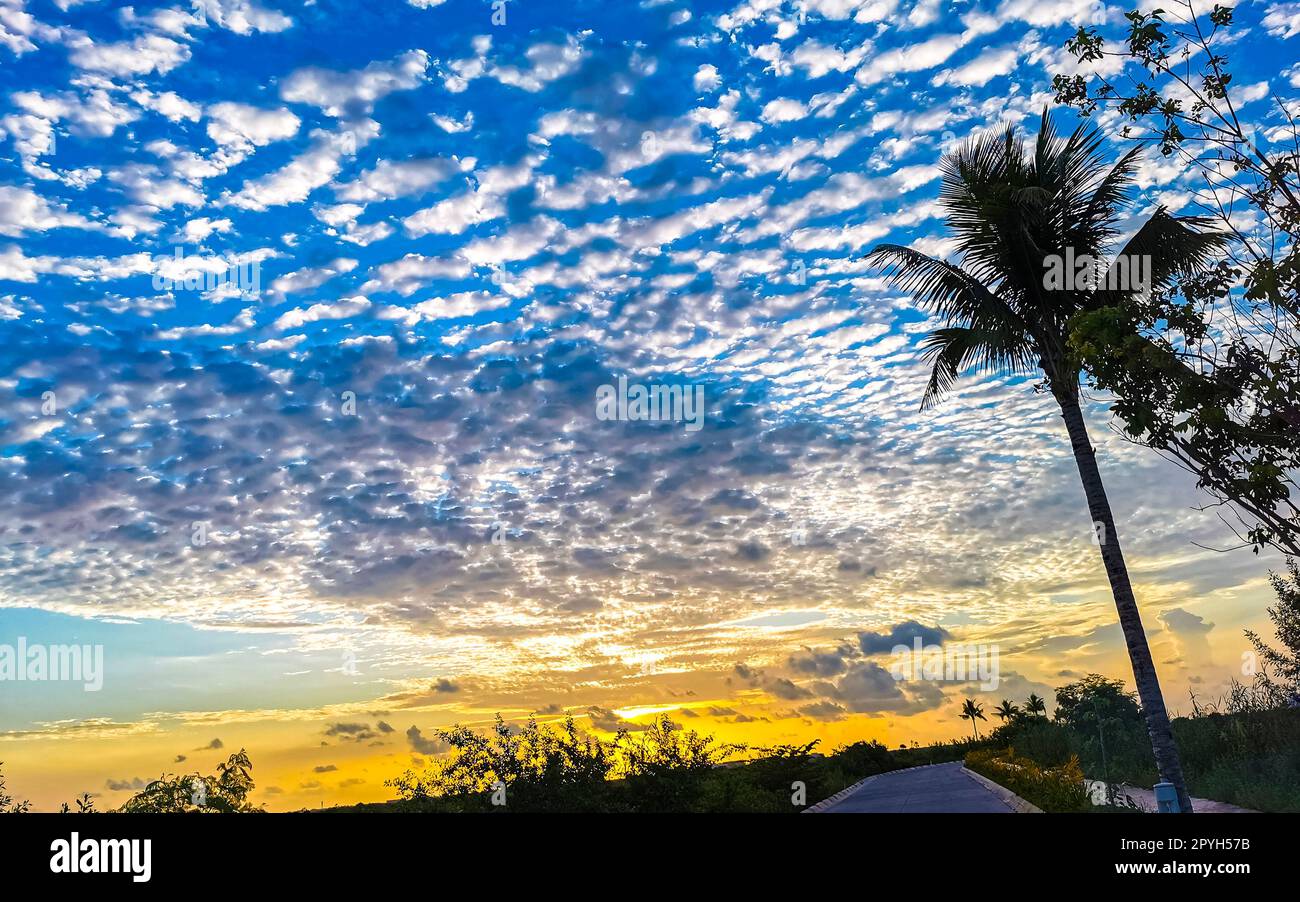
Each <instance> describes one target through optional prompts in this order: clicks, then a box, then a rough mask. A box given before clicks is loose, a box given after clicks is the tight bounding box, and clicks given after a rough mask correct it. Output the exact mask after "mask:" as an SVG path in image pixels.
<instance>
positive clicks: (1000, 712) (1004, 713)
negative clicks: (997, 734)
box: [993, 698, 1020, 723]
mask: <svg viewBox="0 0 1300 902" xmlns="http://www.w3.org/2000/svg"><path fill="white" fill-rule="evenodd" d="M993 713H994V714H996V715H997V716H998V719H999V720H1000V721H1002V722H1003V723H1006V722H1007V721H1008V720H1011V719H1012V718H1013V717H1015V716H1016V715H1017V714H1019V713H1020V706H1019V705H1017V704H1016V703H1015V702H1013V701H1011V700H1010V699H1006V698H1004V699H1003V700H1002V704H1000V705H998V706H997V707H996V708H994V709H993Z"/></svg>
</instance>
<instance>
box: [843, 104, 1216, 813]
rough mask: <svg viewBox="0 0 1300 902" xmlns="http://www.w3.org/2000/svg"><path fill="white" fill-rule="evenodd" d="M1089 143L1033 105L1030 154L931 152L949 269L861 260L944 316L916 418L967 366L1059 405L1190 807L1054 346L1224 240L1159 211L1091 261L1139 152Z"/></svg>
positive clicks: (993, 140) (1068, 365)
mask: <svg viewBox="0 0 1300 902" xmlns="http://www.w3.org/2000/svg"><path fill="white" fill-rule="evenodd" d="M1101 145H1102V137H1101V135H1100V133H1099V132H1097V131H1096V130H1095V129H1091V128H1085V127H1083V126H1080V127H1079V128H1078V129H1076V130H1075V131H1074V132H1073V133H1072V134H1071V135H1070V136H1069V137H1068V138H1062V137H1060V136H1059V135H1058V134H1057V133H1056V130H1055V129H1054V127H1053V125H1052V120H1051V117H1050V116H1049V115H1048V113H1047V111H1046V110H1044V111H1043V118H1042V124H1041V126H1040V128H1039V132H1038V138H1037V141H1036V142H1034V144H1033V146H1032V147H1030V146H1028V145H1026V144H1023V143H1022V142H1021V140H1020V136H1019V133H1018V131H1017V130H1016V129H1015V127H1013V126H1006V127H1005V128H1003V129H1001V130H999V131H997V132H992V133H988V134H986V135H983V136H981V137H978V138H975V139H973V140H971V141H968V142H966V143H965V144H964V145H962V146H961V147H960V148H959V149H957V150H956V151H955V152H954V153H952V154H950V155H947V156H945V157H944V159H943V162H942V164H941V166H942V170H943V183H942V188H941V190H940V194H939V204H940V207H941V208H942V209H943V211H944V213H945V215H946V218H947V224H948V229H949V232H950V233H951V235H952V236H953V238H955V240H956V246H957V249H958V252H959V258H960V263H959V264H953V263H949V262H947V261H944V260H938V259H935V258H934V257H930V256H927V255H926V254H922V253H920V252H918V251H914V250H912V249H911V248H907V247H901V246H899V245H889V244H887V245H881V246H879V247H877V248H875V249H873V250H872V251H871V252H870V253H869V254H868V255H867V260H868V261H870V262H872V263H875V264H878V265H879V266H881V267H882V268H883V270H884V274H885V276H886V278H887V279H888V280H889V281H890V282H891V283H892V284H893V285H895V286H897V287H898V288H901V289H902V290H904V291H907V292H909V293H911V294H912V295H913V297H914V299H915V301H916V303H917V304H918V305H920V306H921V307H922V308H924V309H926V310H927V311H928V312H930V313H933V314H935V315H937V316H938V317H940V318H942V319H943V320H946V324H945V325H944V327H943V328H939V329H936V330H935V331H933V332H931V333H930V334H929V335H928V336H927V337H926V340H925V342H924V345H923V348H924V355H925V357H926V359H927V361H931V362H932V363H933V371H932V373H931V375H930V381H929V384H928V385H927V386H926V390H925V396H924V398H923V400H922V402H921V407H922V409H923V410H924V409H926V408H929V407H930V406H932V405H933V404H934V403H935V402H937V401H938V400H939V398H940V396H942V395H943V394H944V393H945V392H946V391H947V390H948V389H949V388H951V387H952V385H953V384H954V383H955V382H956V380H957V377H958V376H959V375H960V374H961V372H962V371H963V370H965V369H967V368H968V367H974V368H976V369H977V370H982V371H996V372H1003V373H1010V374H1014V375H1030V374H1035V375H1041V376H1042V377H1044V378H1043V382H1042V383H1041V385H1040V386H1039V387H1040V389H1042V390H1047V391H1050V392H1051V393H1052V396H1053V398H1055V400H1056V402H1057V404H1058V405H1059V406H1060V409H1061V416H1062V417H1063V418H1064V420H1065V427H1066V431H1067V432H1068V434H1069V437H1070V446H1071V448H1072V449H1073V451H1074V459H1075V463H1076V464H1077V465H1078V468H1079V476H1080V477H1081V479H1082V480H1083V490H1084V495H1085V496H1086V498H1087V502H1088V511H1089V513H1090V514H1091V515H1092V520H1093V524H1094V526H1093V528H1094V529H1095V530H1096V531H1097V535H1098V538H1099V540H1100V542H1099V544H1100V548H1101V558H1102V562H1103V564H1104V565H1105V568H1106V576H1107V578H1108V579H1109V581H1110V588H1111V593H1112V594H1113V595H1114V598H1115V607H1116V608H1117V610H1118V612H1119V623H1120V627H1121V628H1122V629H1123V632H1124V640H1125V643H1126V644H1127V646H1128V653H1129V660H1130V661H1131V662H1132V665H1133V677H1134V682H1135V684H1136V686H1137V691H1138V696H1139V698H1140V699H1141V701H1142V710H1143V713H1144V715H1145V716H1146V723H1147V731H1148V732H1149V733H1150V735H1151V747H1152V749H1153V751H1154V752H1155V759H1156V764H1157V767H1158V769H1159V771H1160V776H1161V778H1162V779H1164V780H1167V781H1168V782H1170V783H1172V784H1173V785H1174V786H1175V787H1176V788H1177V790H1178V803H1179V808H1180V809H1181V810H1182V811H1191V801H1190V798H1189V796H1188V794H1187V788H1186V785H1185V784H1184V781H1183V771H1182V766H1181V764H1180V763H1179V760H1178V749H1177V747H1176V746H1175V745H1174V738H1173V734H1172V733H1171V732H1170V729H1169V717H1168V714H1167V713H1166V712H1165V703H1164V698H1163V697H1162V696H1161V694H1160V682H1159V680H1158V679H1157V677H1156V669H1155V664H1154V663H1153V662H1152V660H1151V650H1150V648H1149V647H1148V646H1147V640H1146V633H1145V632H1144V631H1143V629H1142V620H1141V617H1140V616H1139V615H1138V607H1137V601H1136V599H1135V598H1134V596H1133V587H1132V585H1131V584H1130V582H1129V576H1128V568H1127V567H1126V566H1125V563H1124V555H1123V553H1122V552H1121V550H1120V545H1119V538H1118V535H1117V533H1116V530H1115V518H1114V516H1113V515H1112V513H1111V509H1110V502H1109V500H1108V499H1107V497H1106V490H1105V487H1104V486H1103V485H1102V481H1101V474H1100V472H1099V471H1098V469H1097V458H1096V452H1095V451H1094V449H1093V447H1092V443H1091V442H1090V441H1089V439H1088V430H1087V427H1086V425H1085V422H1084V417H1083V411H1082V408H1081V407H1080V405H1079V371H1080V365H1079V361H1078V358H1077V356H1076V355H1075V354H1074V353H1073V352H1072V351H1071V349H1070V346H1069V340H1068V339H1069V334H1070V324H1071V320H1072V318H1073V317H1075V316H1077V315H1079V314H1082V313H1086V312H1088V311H1092V310H1096V309H1099V308H1101V307H1113V306H1118V305H1121V304H1124V303H1126V302H1128V301H1131V300H1132V299H1134V298H1137V297H1140V296H1142V295H1143V294H1144V293H1145V292H1146V291H1161V290H1164V289H1167V288H1169V287H1171V286H1172V285H1173V284H1174V282H1175V281H1176V280H1177V278H1178V277H1179V276H1181V275H1185V274H1190V273H1194V272H1198V271H1200V270H1202V269H1203V268H1204V267H1205V265H1206V264H1207V263H1208V262H1209V260H1210V259H1211V258H1212V257H1213V255H1214V253H1215V252H1216V251H1217V250H1219V249H1220V248H1222V247H1223V246H1224V243H1225V242H1224V239H1223V238H1222V236H1220V235H1217V234H1212V233H1207V232H1205V231H1202V230H1201V229H1200V226H1201V225H1202V224H1203V223H1202V221H1201V220H1195V219H1188V218H1180V217H1175V216H1171V215H1169V213H1167V212H1166V211H1165V210H1164V209H1163V208H1160V209H1157V210H1156V211H1155V213H1154V214H1153V215H1152V216H1151V217H1150V218H1148V219H1147V220H1146V222H1145V223H1143V225H1142V227H1141V228H1139V229H1138V230H1137V232H1136V234H1134V235H1133V237H1132V238H1130V239H1129V240H1128V242H1127V243H1126V244H1125V245H1124V247H1123V248H1122V249H1121V250H1120V251H1119V252H1118V254H1117V255H1116V256H1115V257H1114V258H1113V259H1112V261H1111V262H1110V264H1109V266H1107V265H1105V260H1106V258H1107V256H1108V255H1109V252H1110V251H1111V249H1112V247H1113V245H1114V243H1115V241H1116V239H1117V238H1118V237H1119V225H1120V221H1121V217H1122V216H1123V215H1124V214H1125V213H1126V211H1127V210H1128V207H1129V204H1130V200H1129V196H1128V195H1129V188H1130V186H1131V185H1132V183H1133V178H1134V172H1135V170H1136V168H1137V162H1138V154H1139V152H1140V150H1141V148H1137V147H1135V148H1133V149H1132V150H1130V151H1129V152H1128V153H1126V154H1125V155H1124V156H1123V157H1122V158H1121V159H1120V160H1119V162H1118V163H1116V164H1115V165H1114V166H1113V167H1109V168H1108V167H1107V166H1106V163H1105V161H1104V159H1103V158H1102V155H1101V152H1100V149H1101ZM1083 260H1086V261H1088V264H1089V265H1088V267H1087V269H1086V274H1087V277H1085V278H1083V279H1073V278H1071V279H1068V280H1067V282H1066V283H1065V284H1060V285H1058V284H1055V283H1054V282H1053V281H1052V280H1051V279H1049V278H1047V276H1049V275H1050V274H1051V272H1052V269H1053V267H1057V271H1058V272H1059V271H1060V270H1059V267H1060V264H1061V261H1065V262H1066V263H1067V264H1068V263H1070V262H1075V263H1076V264H1077V263H1079V262H1081V261H1083ZM1144 267H1146V269H1145V271H1146V278H1144V279H1138V280H1134V279H1133V278H1132V277H1131V276H1132V273H1134V272H1135V271H1136V272H1139V273H1141V272H1143V268H1144ZM1121 275H1123V276H1125V277H1126V278H1122V279H1121V278H1118V277H1120V276H1121ZM1079 282H1082V283H1083V284H1079ZM1136 283H1145V284H1136Z"/></svg>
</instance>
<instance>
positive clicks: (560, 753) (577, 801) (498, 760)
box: [389, 714, 616, 811]
mask: <svg viewBox="0 0 1300 902" xmlns="http://www.w3.org/2000/svg"><path fill="white" fill-rule="evenodd" d="M434 735H435V736H436V737H437V739H438V740H439V741H441V742H443V743H445V744H446V745H447V747H448V750H449V751H450V752H451V754H450V755H449V756H448V757H446V758H445V759H436V760H434V761H432V762H431V763H430V764H429V766H428V767H427V768H426V769H425V770H424V771H423V772H421V773H416V772H413V771H407V772H406V773H405V774H403V775H402V776H401V777H398V778H396V779H395V780H392V781H389V782H390V785H392V786H395V787H396V788H397V790H398V792H399V793H400V794H401V795H402V797H403V798H404V799H406V800H407V801H408V802H414V803H416V804H417V805H418V806H423V807H437V805H435V804H434V803H435V800H443V802H442V807H449V808H450V809H451V810H492V809H493V808H496V807H499V806H493V805H492V804H491V796H492V794H493V792H494V791H495V790H496V788H497V786H498V784H500V785H503V786H504V787H505V792H506V803H507V804H506V806H505V807H506V808H507V810H511V811H546V810H559V809H567V810H576V811H582V810H588V809H590V808H593V807H596V806H598V805H599V804H600V802H599V799H598V796H599V794H600V791H601V790H602V788H603V786H602V784H603V783H604V781H605V780H606V779H607V778H608V777H609V776H610V775H611V773H612V772H613V770H614V767H615V763H616V762H615V758H614V755H613V754H612V750H611V749H610V748H609V747H607V746H606V745H605V744H604V743H602V742H601V741H600V740H599V739H596V738H595V737H592V736H588V735H585V734H583V733H581V732H580V731H579V730H578V728H577V726H576V725H575V724H574V721H573V718H571V717H570V718H566V719H565V722H564V727H563V729H562V730H552V729H550V728H547V727H540V726H538V724H537V721H536V720H535V719H533V718H530V719H529V720H528V722H527V723H526V724H524V726H523V727H522V728H521V729H518V730H515V729H512V728H511V727H510V725H508V724H507V723H506V722H505V721H504V720H503V719H502V718H501V715H499V714H498V715H497V718H496V722H495V723H494V724H493V727H492V729H491V730H490V731H489V732H488V733H486V734H481V733H476V732H475V731H473V730H471V729H469V728H467V727H462V726H460V725H456V726H453V727H451V728H450V729H446V730H438V731H436V732H435V733H434Z"/></svg>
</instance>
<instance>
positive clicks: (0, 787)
mask: <svg viewBox="0 0 1300 902" xmlns="http://www.w3.org/2000/svg"><path fill="white" fill-rule="evenodd" d="M0 767H4V762H3V761H0ZM31 810H32V803H31V802H27V801H23V802H15V801H14V797H13V796H11V795H10V794H9V792H8V791H7V790H6V789H5V775H4V772H3V771H0V814H26V813H27V812H29V811H31Z"/></svg>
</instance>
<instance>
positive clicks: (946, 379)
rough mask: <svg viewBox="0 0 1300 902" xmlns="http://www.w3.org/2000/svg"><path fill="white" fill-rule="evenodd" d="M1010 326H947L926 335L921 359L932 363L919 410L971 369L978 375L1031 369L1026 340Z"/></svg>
mask: <svg viewBox="0 0 1300 902" xmlns="http://www.w3.org/2000/svg"><path fill="white" fill-rule="evenodd" d="M1010 326H1011V324H1005V325H1004V326H1003V327H1002V328H999V327H998V326H996V325H994V326H983V327H969V326H947V327H944V328H942V329H935V330H934V331H933V332H931V333H930V334H929V335H927V336H926V337H925V339H924V341H922V342H921V356H922V358H923V359H925V360H926V361H927V362H930V363H931V364H932V369H931V371H930V379H929V381H928V382H927V383H926V387H925V395H924V396H923V397H922V399H921V409H922V410H929V409H930V408H931V407H933V406H934V405H935V404H937V403H938V401H939V399H940V398H941V397H943V395H945V394H946V393H947V392H948V391H950V390H951V389H952V387H953V385H955V384H956V382H957V378H958V377H959V376H960V375H961V374H962V372H963V371H965V370H966V369H968V368H970V367H972V366H973V367H975V368H976V370H977V371H979V372H1006V373H1012V374H1018V373H1024V372H1027V371H1029V370H1030V369H1032V368H1033V366H1034V354H1033V350H1032V345H1031V344H1030V342H1029V339H1028V338H1027V337H1026V336H1025V334H1024V333H1023V332H1020V331H1016V330H1015V329H1014V328H1013V327H1010ZM1009 327H1010V328H1009Z"/></svg>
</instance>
